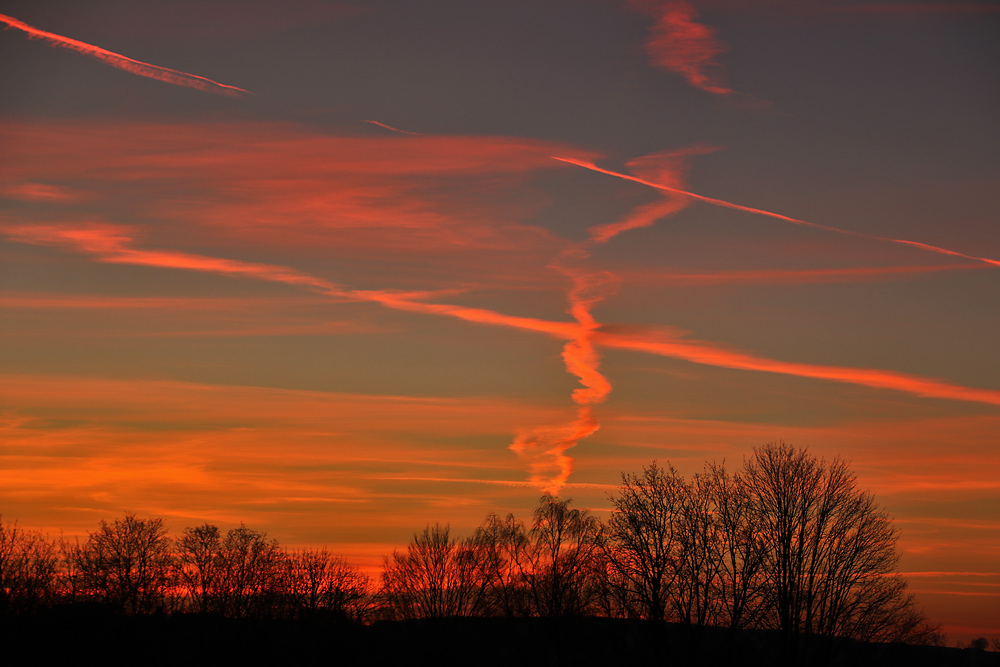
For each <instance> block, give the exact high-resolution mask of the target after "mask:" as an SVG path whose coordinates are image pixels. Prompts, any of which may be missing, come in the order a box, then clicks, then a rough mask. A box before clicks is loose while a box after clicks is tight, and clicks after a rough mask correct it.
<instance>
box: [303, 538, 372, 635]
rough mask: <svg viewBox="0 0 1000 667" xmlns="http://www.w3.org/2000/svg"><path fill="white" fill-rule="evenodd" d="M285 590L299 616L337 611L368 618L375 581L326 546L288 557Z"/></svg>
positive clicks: (354, 617) (345, 616)
mask: <svg viewBox="0 0 1000 667" xmlns="http://www.w3.org/2000/svg"><path fill="white" fill-rule="evenodd" d="M285 568H286V570H285V585H284V593H285V595H286V596H287V597H288V600H289V603H290V605H291V607H292V609H291V611H292V613H293V614H296V615H315V614H317V613H319V612H327V613H333V614H335V615H337V616H339V617H341V618H343V619H347V620H352V621H364V620H366V618H367V616H368V611H369V609H370V607H371V591H370V589H371V581H370V580H369V578H368V577H367V576H366V575H364V574H363V573H361V572H360V571H358V570H357V568H354V567H352V566H351V565H348V564H347V562H346V561H344V560H343V559H342V558H338V557H336V556H333V555H332V554H331V553H330V552H329V551H327V550H326V549H305V550H302V551H297V552H293V553H291V554H288V556H287V557H286V558H285Z"/></svg>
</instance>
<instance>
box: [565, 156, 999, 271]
mask: <svg viewBox="0 0 1000 667" xmlns="http://www.w3.org/2000/svg"><path fill="white" fill-rule="evenodd" d="M552 159H554V160H559V161H560V162H566V163H568V164H574V165H576V166H578V167H583V168H584V169H590V170H591V171H596V172H599V173H601V174H607V175H609V176H616V177H618V178H624V179H625V180H626V181H634V182H636V183H641V184H642V185H648V186H649V187H651V188H656V189H657V190H663V191H665V192H672V193H674V194H678V195H684V196H687V197H691V198H692V199H697V200H699V201H703V202H706V203H708V204H714V205H715V206H722V207H725V208H731V209H735V210H737V211H745V212H747V213H755V214H757V215H765V216H767V217H769V218H776V219H777V220H784V221H785V222H790V223H792V224H795V225H804V226H806V227H813V228H815V229H822V230H824V231H827V232H835V233H837V234H846V235H848V236H857V237H859V238H865V239H872V240H875V241H885V242H888V243H899V244H902V245H908V246H913V247H915V248H920V249H922V250H927V251H929V252H936V253H938V254H941V255H951V256H952V257H963V258H965V259H971V260H974V261H977V262H984V263H986V264H990V265H992V266H1000V260H996V259H990V258H989V257H977V256H976V255H967V254H965V253H963V252H958V251H957V250H949V249H947V248H941V247H938V246H935V245H930V244H927V243H920V242H919V241H907V240H905V239H894V238H890V237H888V236H878V235H876V234H866V233H865V232H855V231H851V230H849V229H841V228H840V227H831V226H830V225H821V224H819V223H818V222H809V221H808V220H799V219H798V218H792V217H789V216H787V215H781V214H780V213H772V212H771V211H765V210H764V209H760V208H753V207H752V206H743V205H741V204H734V203H732V202H728V201H725V200H723V199H715V198H713V197H706V196H704V195H699V194H695V193H694V192H688V191H687V190H681V189H680V188H674V187H670V186H669V185H663V184H661V183H654V182H653V181H647V180H646V179H643V178H639V177H637V176H629V175H628V174H622V173H619V172H617V171H611V170H610V169H602V168H601V167H598V166H597V165H596V164H594V163H593V162H586V161H584V160H577V159H576V158H570V157H559V156H557V155H553V156H552Z"/></svg>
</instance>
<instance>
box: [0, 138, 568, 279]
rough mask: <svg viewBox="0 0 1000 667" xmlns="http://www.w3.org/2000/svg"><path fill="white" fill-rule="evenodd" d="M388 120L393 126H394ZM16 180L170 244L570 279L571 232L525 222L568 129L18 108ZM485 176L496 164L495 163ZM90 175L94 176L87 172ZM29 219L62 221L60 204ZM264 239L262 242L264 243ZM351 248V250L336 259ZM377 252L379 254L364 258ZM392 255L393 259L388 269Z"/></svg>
mask: <svg viewBox="0 0 1000 667" xmlns="http://www.w3.org/2000/svg"><path fill="white" fill-rule="evenodd" d="M386 134H388V133H386ZM0 144H3V145H4V147H5V154H6V155H8V156H9V159H8V160H5V161H4V162H3V164H2V165H0V187H3V184H4V183H10V184H12V185H13V184H20V183H24V182H58V183H74V185H75V186H76V187H78V188H80V189H83V188H86V189H87V191H88V194H89V195H91V196H93V197H98V198H100V199H103V200H107V201H111V200H113V201H115V210H116V212H117V215H118V216H119V219H121V220H128V221H129V222H131V223H133V224H135V225H136V226H137V227H142V228H144V229H146V232H145V234H146V237H147V239H152V240H154V241H156V242H158V243H160V244H161V245H164V246H167V247H172V248H177V249H184V247H185V246H188V247H192V248H197V251H198V252H206V251H208V252H207V253H206V254H211V253H212V252H216V253H217V254H224V253H231V252H233V250H234V249H237V250H239V251H246V250H248V249H254V251H256V250H259V249H261V248H266V249H267V250H268V251H269V253H272V254H273V253H274V252H277V253H282V254H285V255H288V254H294V255H295V256H296V257H297V258H299V259H313V260H315V259H320V258H321V259H322V260H323V261H324V262H325V263H326V265H327V266H328V267H330V270H331V271H347V268H346V267H348V266H349V267H350V271H351V280H357V278H358V275H357V273H358V272H359V271H371V274H370V275H366V276H364V277H363V278H364V279H365V280H367V281H369V282H374V284H375V285H376V286H377V285H378V284H379V283H380V282H381V281H385V283H388V284H392V285H393V286H395V287H408V288H416V289H426V288H428V287H432V288H433V287H440V286H443V285H447V286H449V287H465V286H471V287H475V286H477V285H491V286H494V285H497V284H501V285H504V286H505V287H516V288H521V289H534V290H537V289H540V288H541V289H547V288H554V287H555V286H556V283H555V279H554V277H553V276H551V275H550V273H549V272H548V271H547V270H546V269H545V265H546V263H547V262H548V261H549V259H550V258H551V257H552V254H553V252H554V251H558V250H559V249H561V248H562V247H564V246H565V242H563V241H561V240H559V239H556V238H555V237H553V235H552V234H551V233H550V232H548V231H547V230H545V229H543V228H541V227H538V226H535V225H530V224H526V223H524V222H521V221H523V220H526V219H528V218H530V217H532V216H534V215H535V214H536V213H537V209H538V208H539V207H540V206H542V205H544V200H543V199H542V197H541V196H540V193H538V192H535V191H533V190H532V189H531V188H527V187H524V181H525V175H527V174H530V173H532V172H534V171H538V170H546V169H552V168H554V167H556V166H558V165H559V163H558V162H555V161H553V160H551V159H550V158H549V155H551V154H552V151H554V150H569V151H571V153H570V154H571V155H573V154H574V153H576V152H577V151H575V149H572V148H571V147H568V146H566V145H563V144H555V143H552V142H544V141H537V140H528V139H511V138H505V137H439V136H420V137H416V136H404V135H388V136H368V137H357V136H354V137H347V136H334V135H329V134H322V133H317V132H315V131H314V130H311V129H307V128H302V127H296V126H293V125H288V124H279V123H231V124H229V123H218V124H204V125H192V126H182V125H177V124H134V125H111V124H104V123H18V122H14V123H5V124H4V125H3V126H2V127H0ZM484 177H485V178H484ZM77 184H79V185H77ZM20 215H21V216H22V217H23V218H24V219H36V222H37V223H41V224H48V223H50V222H51V218H49V217H47V218H44V219H41V218H40V216H42V215H46V216H48V215H49V214H48V212H44V213H43V212H39V211H37V210H25V211H22V212H20ZM254 254H256V252H254ZM336 259H343V260H345V261H344V262H336V261H331V260H336ZM364 260H368V261H364ZM376 267H377V268H376Z"/></svg>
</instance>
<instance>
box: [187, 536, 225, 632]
mask: <svg viewBox="0 0 1000 667" xmlns="http://www.w3.org/2000/svg"><path fill="white" fill-rule="evenodd" d="M176 549H177V566H178V567H177V569H178V574H179V577H178V578H179V580H180V583H181V585H182V586H183V587H184V588H185V589H186V591H187V594H188V599H189V600H190V602H191V607H193V608H194V610H195V611H198V612H201V613H207V612H212V611H221V609H220V608H219V606H218V601H219V598H220V587H221V585H222V580H223V577H224V575H225V565H224V563H223V556H222V535H221V533H220V532H219V528H218V527H217V526H213V525H210V524H208V523H205V524H202V525H201V526H198V527H197V528H185V529H184V533H183V534H182V535H181V536H180V537H179V538H178V539H177V544H176Z"/></svg>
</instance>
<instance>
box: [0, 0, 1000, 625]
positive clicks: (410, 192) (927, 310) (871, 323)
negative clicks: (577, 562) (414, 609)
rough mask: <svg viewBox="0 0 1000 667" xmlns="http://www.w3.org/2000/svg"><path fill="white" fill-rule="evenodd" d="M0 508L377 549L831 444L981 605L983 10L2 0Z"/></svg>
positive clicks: (998, 477) (923, 580)
mask: <svg viewBox="0 0 1000 667" xmlns="http://www.w3.org/2000/svg"><path fill="white" fill-rule="evenodd" d="M0 14H2V16H0V27H5V28H6V29H5V30H2V31H0V91H2V93H0V514H2V516H3V519H4V520H14V519H16V520H17V521H18V522H19V524H20V525H22V526H25V527H32V528H38V529H42V530H44V531H46V532H48V533H49V534H50V535H51V536H58V534H59V533H60V531H62V533H63V534H64V535H68V536H72V535H81V534H85V533H86V532H87V531H89V530H93V529H94V528H95V527H96V525H97V522H98V521H99V520H100V519H112V518H114V517H116V516H120V515H121V514H122V513H123V512H125V511H132V512H135V513H137V514H139V515H143V516H147V515H155V516H162V517H164V519H165V521H166V523H167V525H168V526H169V527H170V528H171V530H172V531H173V532H175V533H177V532H179V531H181V530H182V529H183V528H184V527H186V526H194V525H198V524H200V523H202V522H205V521H208V522H211V523H215V524H217V525H219V526H220V527H222V528H223V529H228V528H231V527H233V526H234V525H238V524H239V523H240V522H246V524H247V525H249V526H251V527H253V528H258V529H261V530H266V531H267V532H268V534H269V535H271V536H273V537H275V538H277V539H278V540H280V541H281V543H282V544H284V545H287V546H292V547H296V546H312V545H317V546H318V545H327V546H329V547H330V549H331V550H333V551H336V552H338V553H341V554H343V555H345V556H346V557H348V559H349V560H351V561H352V562H354V563H355V564H358V565H360V566H362V567H364V568H367V569H376V568H377V567H378V564H379V562H380V558H381V555H382V554H385V553H388V552H390V551H391V550H392V549H393V548H399V547H402V546H404V545H405V544H406V543H407V541H408V540H409V539H410V537H411V535H412V533H413V531H414V530H415V529H420V528H423V526H424V525H426V524H427V523H428V522H430V523H433V522H436V521H437V522H441V523H449V524H450V525H451V526H452V529H453V531H456V532H458V533H459V534H468V533H469V532H471V531H472V530H473V528H474V527H475V526H476V525H478V524H479V522H480V521H481V520H482V519H483V517H484V516H485V515H486V514H487V513H488V512H491V511H496V512H497V513H502V514H505V513H507V512H514V513H515V514H517V515H519V516H520V517H522V518H528V517H529V516H530V511H531V508H532V507H533V506H534V504H535V503H536V501H537V499H538V497H539V495H540V494H541V493H542V492H543V490H550V491H553V492H558V493H559V494H560V495H561V496H563V497H571V498H573V500H574V505H576V506H579V507H588V508H591V509H592V510H594V511H595V512H596V513H597V514H598V515H600V516H602V517H606V516H607V511H608V508H609V506H610V503H609V502H608V494H609V493H612V492H613V491H614V489H615V487H616V484H617V483H618V481H619V477H620V473H621V472H622V471H626V472H633V471H638V470H639V469H640V468H641V467H642V466H643V465H646V464H648V463H650V462H651V461H653V460H654V459H655V460H658V461H659V462H661V463H665V462H667V461H669V462H671V463H672V464H674V465H675V466H676V467H677V468H678V470H679V471H681V472H682V473H684V474H686V475H690V474H693V473H695V472H698V471H699V470H700V469H701V468H702V465H703V463H704V462H705V461H712V460H717V461H721V460H722V459H725V460H726V462H727V464H728V465H729V466H730V467H731V468H735V467H738V466H739V465H740V464H741V462H742V459H743V457H744V456H745V455H747V454H749V453H751V451H752V448H753V446H755V445H760V444H763V443H766V442H769V441H777V440H784V441H786V442H789V443H792V444H794V445H798V446H802V447H808V448H809V450H810V452H812V453H814V454H816V455H817V456H821V457H825V458H827V459H831V458H833V457H836V456H840V457H842V458H844V459H846V460H848V461H849V462H850V464H851V468H852V470H853V471H854V472H855V473H856V474H857V476H858V480H859V485H860V486H861V487H862V488H864V489H869V490H871V491H872V492H874V493H875V494H876V495H877V498H878V500H879V502H880V503H881V504H882V505H884V506H885V507H887V508H888V510H889V512H890V513H891V515H892V516H893V517H894V518H895V520H896V525H897V526H898V527H899V529H900V531H901V538H900V542H899V547H900V551H901V552H902V560H901V563H900V569H901V571H903V572H904V573H907V576H908V578H909V580H910V585H911V589H912V590H913V591H914V592H915V593H916V595H917V599H918V602H919V603H920V605H922V606H923V607H924V608H925V611H926V613H927V615H928V617H929V619H930V620H931V621H932V622H936V623H941V624H942V625H943V626H944V629H945V630H946V631H947V632H948V633H949V639H950V640H951V641H955V640H956V639H960V640H967V639H969V638H971V637H976V636H980V635H987V636H989V635H991V634H992V635H1000V354H998V341H1000V225H998V224H997V223H998V221H1000V198H998V192H1000V160H998V158H997V154H998V150H1000V122H998V120H997V119H998V118H1000V66H998V63H1000V38H998V37H1000V8H998V6H997V5H996V4H993V3H989V4H985V3H984V4H979V3H975V2H972V3H968V2H954V3H943V2H942V3H931V2H886V3H871V2H860V3H859V2H840V1H839V0H809V1H803V0H739V1H737V0H705V1H703V2H695V3H692V4H687V3H685V2H660V1H659V0H632V1H629V0H530V1H528V0H524V1H522V0H502V1H488V0H477V1H475V2H471V1H469V0H450V1H443V0H425V1H422V2H414V1H412V0H395V1H393V0H362V1H360V2H357V3H353V4H351V3H346V2H345V3H340V2H325V1H323V0H286V1H285V2H283V3H281V5H280V8H279V5H278V4H276V3H273V2H265V1H264V0H248V1H245V2H240V1H235V0H198V1H197V2H196V1H193V0H188V1H183V2H182V1H178V0H170V1H167V0H141V1H140V0H115V1H107V0H92V1H90V2H86V3H81V2H56V1H47V2H37V1H33V2H32V1H23V2H20V1H6V0H5V1H3V2H0Z"/></svg>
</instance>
